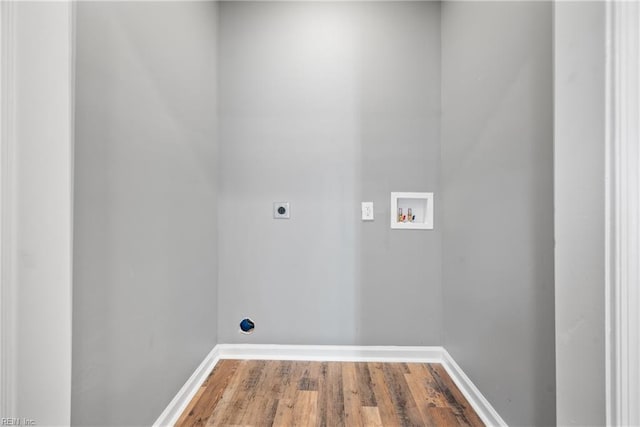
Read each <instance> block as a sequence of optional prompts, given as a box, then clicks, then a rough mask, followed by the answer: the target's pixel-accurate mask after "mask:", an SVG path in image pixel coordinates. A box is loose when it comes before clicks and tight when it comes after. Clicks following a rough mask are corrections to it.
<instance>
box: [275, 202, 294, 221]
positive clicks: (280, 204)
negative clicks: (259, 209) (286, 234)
mask: <svg viewBox="0 0 640 427" xmlns="http://www.w3.org/2000/svg"><path fill="white" fill-rule="evenodd" d="M280 208H284V210H285V211H284V213H280V212H278V210H279V209H280ZM273 217H274V218H275V219H289V218H290V210H289V202H275V203H274V204H273Z"/></svg>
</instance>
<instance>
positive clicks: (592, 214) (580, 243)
mask: <svg viewBox="0 0 640 427" xmlns="http://www.w3.org/2000/svg"><path fill="white" fill-rule="evenodd" d="M605 38H606V36H605V4H604V3H602V2H588V3H587V2H558V3H556V6H555V75H556V83H555V105H556V111H555V123H556V126H555V136H554V140H555V224H556V236H555V238H556V255H555V256H556V258H555V263H556V276H555V293H556V369H557V379H556V383H557V408H558V415H557V421H558V425H563V426H569V425H575V426H587V425H605V330H604V324H605V304H604V296H605V291H604V283H605V280H604V278H605V267H604V261H605V251H604V238H605V237H604V212H605V208H604V207H605V197H604V188H605V182H604V178H603V177H604V165H605V163H604V153H605V149H604V141H605V123H604V118H605V43H604V41H605Z"/></svg>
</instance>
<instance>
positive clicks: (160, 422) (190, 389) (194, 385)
mask: <svg viewBox="0 0 640 427" xmlns="http://www.w3.org/2000/svg"><path fill="white" fill-rule="evenodd" d="M218 360H220V346H215V347H213V349H212V350H211V351H210V352H209V354H208V355H207V357H205V358H204V360H203V361H202V363H200V365H199V366H198V367H197V368H196V370H195V371H194V372H193V374H191V376H190V377H189V379H188V380H187V382H186V383H184V385H183V386H182V388H181V389H180V390H179V391H178V394H176V395H175V397H174V398H173V399H172V400H171V402H169V405H168V406H167V407H166V408H165V410H164V411H162V414H160V416H159V417H158V419H157V420H156V421H155V422H154V423H153V426H154V427H160V426H172V425H174V424H175V423H176V422H177V421H178V418H180V415H182V413H183V412H184V410H185V409H186V408H187V405H189V402H191V399H193V396H195V395H196V393H197V392H198V389H199V388H200V386H201V385H202V383H203V382H204V381H205V380H206V379H207V376H208V375H209V373H211V371H212V370H213V368H214V367H215V366H216V364H217V363H218Z"/></svg>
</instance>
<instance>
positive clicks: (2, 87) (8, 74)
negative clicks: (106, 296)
mask: <svg viewBox="0 0 640 427" xmlns="http://www.w3.org/2000/svg"><path fill="white" fill-rule="evenodd" d="M15 20H16V19H15V3H14V2H13V1H7V2H1V3H0V29H1V33H0V42H1V43H0V63H1V66H0V100H2V102H1V104H0V110H1V112H0V213H1V214H0V280H1V282H0V283H1V285H0V414H2V416H3V417H8V416H14V415H15V413H16V412H15V411H16V402H15V395H16V388H15V386H16V384H15V374H16V344H17V336H16V330H17V324H16V313H15V310H16V305H17V299H16V291H17V288H16V272H17V268H16V247H17V246H16V229H17V227H16V224H15V220H16V215H15V209H16V206H17V203H16V194H17V191H16V190H17V177H16V170H15V165H16V157H15V154H16V148H17V141H16V132H15V131H16V104H15V63H16V61H15Z"/></svg>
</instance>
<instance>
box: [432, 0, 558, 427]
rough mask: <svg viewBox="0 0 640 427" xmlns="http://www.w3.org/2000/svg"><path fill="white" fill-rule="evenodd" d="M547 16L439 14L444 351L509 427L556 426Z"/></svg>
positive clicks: (531, 11) (514, 10)
mask: <svg viewBox="0 0 640 427" xmlns="http://www.w3.org/2000/svg"><path fill="white" fill-rule="evenodd" d="M552 43H553V41H552V6H551V3H547V2H541V3H534V2H513V3H507V2H495V3H493V2H445V3H443V6H442V110H443V121H442V185H443V194H444V196H443V197H444V200H443V217H444V221H443V224H444V229H443V237H442V240H443V289H444V291H443V292H444V329H445V347H446V348H447V350H448V351H449V352H450V353H451V355H452V356H453V357H454V359H455V360H456V361H457V362H458V363H459V364H460V366H461V367H462V369H463V370H464V371H465V373H467V375H469V377H470V378H471V380H472V381H473V382H474V383H475V384H476V385H477V386H478V388H479V389H480V390H482V393H483V394H484V396H485V397H487V399H488V400H489V401H490V402H491V404H492V405H493V406H494V407H495V409H496V410H497V411H498V412H499V413H500V415H501V416H502V417H503V418H504V419H505V421H506V422H507V423H508V424H509V425H513V426H525V425H526V426H530V425H539V426H542V425H553V424H554V423H555V393H554V386H555V368H554V289H553V133H552V132H553V127H552V125H553V92H552V89H553V69H552Z"/></svg>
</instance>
